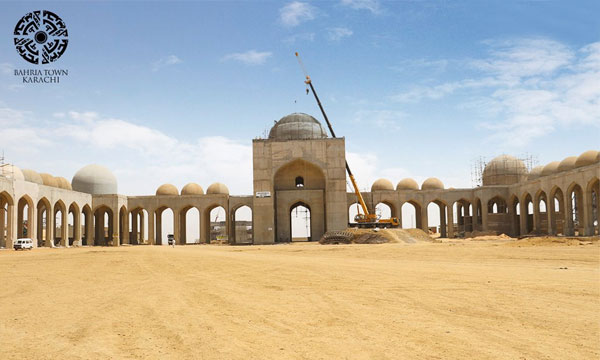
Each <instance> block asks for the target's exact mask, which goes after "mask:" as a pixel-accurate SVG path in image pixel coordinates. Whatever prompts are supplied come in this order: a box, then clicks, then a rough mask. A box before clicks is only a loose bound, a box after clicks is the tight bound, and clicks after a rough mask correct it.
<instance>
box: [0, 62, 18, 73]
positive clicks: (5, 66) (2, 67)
mask: <svg viewBox="0 0 600 360" xmlns="http://www.w3.org/2000/svg"><path fill="white" fill-rule="evenodd" d="M14 69H15V67H14V66H13V64H10V63H0V73H2V74H4V75H12V74H13V71H14Z"/></svg>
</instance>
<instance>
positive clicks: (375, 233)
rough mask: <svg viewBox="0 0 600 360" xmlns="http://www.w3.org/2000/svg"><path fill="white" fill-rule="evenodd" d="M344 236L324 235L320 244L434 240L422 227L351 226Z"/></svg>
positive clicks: (409, 242) (411, 242) (410, 242)
mask: <svg viewBox="0 0 600 360" xmlns="http://www.w3.org/2000/svg"><path fill="white" fill-rule="evenodd" d="M343 233H344V234H347V235H345V236H343V237H338V236H331V233H326V234H324V235H323V237H322V238H321V240H319V243H320V244H384V243H406V244H414V243H417V242H424V241H426V242H433V241H434V240H433V239H432V238H431V237H430V236H429V235H427V234H426V233H425V232H424V231H423V230H421V229H377V230H375V229H356V228H349V229H346V230H345V231H343Z"/></svg>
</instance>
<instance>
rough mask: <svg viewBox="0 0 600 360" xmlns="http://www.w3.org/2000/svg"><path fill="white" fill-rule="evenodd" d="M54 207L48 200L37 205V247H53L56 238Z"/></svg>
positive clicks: (42, 200) (43, 200) (44, 199)
mask: <svg viewBox="0 0 600 360" xmlns="http://www.w3.org/2000/svg"><path fill="white" fill-rule="evenodd" d="M50 214H52V205H50V202H49V201H48V199H46V198H42V199H40V201H38V203H37V246H38V247H41V246H47V247H52V240H51V239H52V238H53V237H54V229H53V225H52V224H53V218H54V216H53V215H54V214H52V215H50Z"/></svg>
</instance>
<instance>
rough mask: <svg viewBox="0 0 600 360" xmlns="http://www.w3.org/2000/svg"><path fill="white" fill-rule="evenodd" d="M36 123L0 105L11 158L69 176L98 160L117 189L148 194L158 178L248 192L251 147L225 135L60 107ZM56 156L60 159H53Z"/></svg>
mask: <svg viewBox="0 0 600 360" xmlns="http://www.w3.org/2000/svg"><path fill="white" fill-rule="evenodd" d="M54 119H55V120H53V121H52V122H50V123H40V122H38V121H36V119H34V118H33V117H32V116H31V114H29V113H27V112H20V111H17V110H12V109H8V108H5V109H0V124H3V125H5V126H2V127H1V128H0V139H2V147H4V148H5V150H6V155H7V157H8V158H9V159H10V161H11V162H14V163H15V164H17V165H18V166H21V167H24V168H33V169H35V170H37V171H40V172H50V173H52V174H53V175H55V176H64V177H66V178H70V177H71V176H72V175H73V174H74V173H75V172H76V171H77V170H78V169H79V168H81V167H83V166H85V165H87V164H89V163H101V164H103V165H105V166H107V167H108V168H109V169H111V170H112V171H113V172H114V173H115V175H116V176H117V178H118V180H119V192H120V193H122V194H127V195H148V194H153V193H154V191H155V190H156V188H157V187H158V186H160V185H161V184H163V183H167V182H168V183H173V184H175V185H176V186H178V188H181V187H182V186H183V185H185V184H186V183H188V182H197V183H199V184H201V185H202V186H203V187H204V188H205V189H206V188H207V187H208V186H209V185H210V184H211V183H213V182H217V181H219V182H223V183H225V184H226V185H227V186H228V187H229V189H230V191H231V193H232V194H251V193H252V180H251V179H252V148H251V145H250V144H249V143H242V142H238V141H235V140H233V139H229V138H226V137H199V138H197V139H196V140H194V141H181V140H179V139H177V138H175V137H173V136H171V135H169V134H166V133H164V132H162V131H159V130H157V129H153V128H150V127H147V126H144V125H139V124H134V123H132V122H129V121H125V120H122V119H115V118H105V117H103V116H101V115H100V114H97V113H95V112H76V111H69V112H60V113H56V114H55V116H54ZM57 159H60V160H59V161H57Z"/></svg>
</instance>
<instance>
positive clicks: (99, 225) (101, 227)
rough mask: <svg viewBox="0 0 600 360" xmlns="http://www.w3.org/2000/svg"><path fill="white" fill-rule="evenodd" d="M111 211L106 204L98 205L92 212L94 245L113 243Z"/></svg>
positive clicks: (113, 230) (113, 231) (113, 232)
mask: <svg viewBox="0 0 600 360" xmlns="http://www.w3.org/2000/svg"><path fill="white" fill-rule="evenodd" d="M113 216H114V214H113V211H112V210H111V209H110V208H109V207H108V206H100V207H99V208H98V209H96V211H95V212H94V245H96V246H109V245H113V241H114V240H113V239H114V234H115V230H116V229H114V226H113V223H114V221H113Z"/></svg>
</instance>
